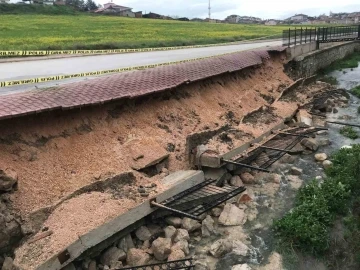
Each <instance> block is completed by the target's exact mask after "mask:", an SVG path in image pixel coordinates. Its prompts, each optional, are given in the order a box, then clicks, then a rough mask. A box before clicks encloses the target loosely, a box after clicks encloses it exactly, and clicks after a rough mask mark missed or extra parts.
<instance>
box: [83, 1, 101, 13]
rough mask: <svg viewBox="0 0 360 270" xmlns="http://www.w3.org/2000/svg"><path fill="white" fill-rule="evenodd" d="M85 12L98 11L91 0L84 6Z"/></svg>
mask: <svg viewBox="0 0 360 270" xmlns="http://www.w3.org/2000/svg"><path fill="white" fill-rule="evenodd" d="M85 7H86V10H88V11H90V10H96V9H98V6H97V5H96V4H95V2H94V1H93V0H87V1H86V4H85Z"/></svg>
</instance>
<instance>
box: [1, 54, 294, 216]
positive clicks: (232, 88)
mask: <svg viewBox="0 0 360 270" xmlns="http://www.w3.org/2000/svg"><path fill="white" fill-rule="evenodd" d="M291 83H292V80H291V79H290V78H289V77H288V76H287V75H286V74H285V73H284V72H283V65H282V62H281V59H280V58H278V59H273V60H271V61H268V62H266V63H265V64H264V65H262V66H261V67H258V68H252V69H247V70H244V71H242V72H238V73H233V74H228V75H223V76H219V77H215V78H212V79H209V80H205V81H201V82H197V83H192V84H190V85H187V86H183V87H180V88H178V89H175V90H172V91H168V92H165V93H162V94H158V95H152V96H147V97H143V98H138V99H134V100H126V101H122V102H118V103H113V104H108V105H103V106H99V107H91V108H84V109H82V110H73V111H67V112H54V113H49V114H41V115H37V116H36V117H23V118H19V119H12V120H11V121H10V120H7V121H3V122H1V123H0V130H1V133H0V168H3V169H7V168H9V169H13V170H15V171H16V172H17V174H18V177H19V183H18V190H17V191H16V192H14V193H13V194H12V195H11V200H12V203H13V206H14V207H15V208H16V209H18V210H19V212H20V213H21V214H27V213H29V212H32V211H34V210H36V209H38V208H41V207H45V206H47V205H50V204H53V203H55V202H56V201H58V200H59V199H61V198H63V197H64V196H66V195H67V194H69V193H72V192H74V191H75V190H77V189H79V188H81V187H83V186H85V185H89V184H91V183H93V182H96V181H99V180H102V179H105V178H106V177H108V176H112V175H117V174H120V173H122V172H125V171H131V170H132V167H133V166H134V161H136V160H137V159H139V158H142V157H141V156H142V155H144V156H145V158H146V157H147V156H150V157H153V156H157V154H158V152H159V147H161V148H162V149H163V150H165V152H167V153H168V154H169V157H168V165H167V166H168V169H169V171H170V172H171V171H177V170H181V169H189V165H188V161H187V156H186V154H185V149H186V147H185V142H186V137H187V136H188V135H189V134H191V133H195V132H200V131H204V130H209V129H216V128H219V127H221V126H224V125H230V126H231V127H232V128H235V129H239V128H240V127H241V128H243V127H244V126H246V127H247V128H245V130H244V131H243V133H244V134H243V135H244V136H234V138H232V147H235V146H237V145H239V144H242V143H243V142H245V141H248V140H250V139H251V138H252V137H253V136H256V135H257V133H261V132H260V130H262V129H264V126H269V125H270V123H271V122H272V121H278V122H280V119H281V118H282V117H283V115H282V113H280V112H286V111H289V108H293V107H294V104H295V103H294V102H293V103H291V102H276V104H277V105H276V106H275V109H276V110H275V111H272V114H271V119H270V120H268V119H267V120H266V121H260V122H259V123H264V125H263V124H261V125H257V124H256V121H255V122H254V121H250V122H251V123H244V124H243V123H242V119H243V118H244V116H245V115H247V114H248V113H249V112H253V111H256V110H258V109H259V108H260V107H262V106H269V105H270V104H269V102H272V101H273V100H275V99H276V98H278V97H279V96H280V93H281V92H282V90H283V89H284V88H285V87H286V86H287V85H289V84H291ZM295 107H296V104H295ZM277 111H278V114H277V116H276V112H277ZM230 112H231V113H230ZM269 121H270V122H269ZM253 129H255V130H257V132H255V133H256V134H253V132H252V130H253ZM133 141H136V142H137V143H138V144H140V145H141V147H142V148H141V149H140V151H139V149H137V151H136V157H135V156H134V153H133V152H134V151H131V147H130V148H129V144H130V145H131V144H132V142H133ZM222 143H224V142H222V141H221V139H220V141H219V144H220V145H221V144H222ZM215 148H218V149H220V150H223V149H224V147H215ZM142 153H143V154H142ZM136 177H137V181H138V183H142V184H144V183H151V182H154V181H156V180H157V179H159V178H160V177H161V176H159V175H157V176H155V177H152V178H149V177H147V176H146V175H142V174H136Z"/></svg>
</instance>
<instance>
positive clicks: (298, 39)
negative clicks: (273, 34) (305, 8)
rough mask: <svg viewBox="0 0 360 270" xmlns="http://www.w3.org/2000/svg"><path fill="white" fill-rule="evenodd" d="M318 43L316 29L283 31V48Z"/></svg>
mask: <svg viewBox="0 0 360 270" xmlns="http://www.w3.org/2000/svg"><path fill="white" fill-rule="evenodd" d="M314 41H316V28H302V27H301V28H295V29H290V28H289V30H284V31H283V46H287V47H290V46H293V45H294V46H295V45H299V44H304V43H310V42H314Z"/></svg>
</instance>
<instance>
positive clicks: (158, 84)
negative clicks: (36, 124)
mask: <svg viewBox="0 0 360 270" xmlns="http://www.w3.org/2000/svg"><path fill="white" fill-rule="evenodd" d="M283 50H284V48H283V47H275V48H269V49H267V50H257V51H246V52H238V53H233V54H229V55H225V56H219V57H214V58H208V59H204V60H198V61H193V62H188V63H183V64H176V65H171V66H164V67H157V68H153V69H147V70H141V71H132V72H126V73H119V74H116V75H111V76H106V77H99V78H98V79H93V80H89V81H82V82H78V83H71V84H66V85H63V86H59V87H52V88H47V89H36V90H32V91H28V92H23V93H18V94H10V95H4V96H0V119H6V118H12V117H18V116H22V115H27V114H35V113H39V112H43V111H51V110H57V109H71V108H80V107H84V106H90V105H94V104H102V103H104V102H109V101H112V100H119V99H124V98H135V97H138V96H143V95H148V94H151V93H155V92H159V91H165V90H168V89H172V88H175V87H177V86H180V85H182V84H184V83H187V82H194V81H197V80H202V79H206V78H209V77H212V76H216V75H219V74H223V73H227V72H234V71H239V70H241V69H244V68H247V67H251V66H256V65H260V64H262V63H263V61H264V60H265V59H268V58H269V57H270V56H269V53H268V51H283Z"/></svg>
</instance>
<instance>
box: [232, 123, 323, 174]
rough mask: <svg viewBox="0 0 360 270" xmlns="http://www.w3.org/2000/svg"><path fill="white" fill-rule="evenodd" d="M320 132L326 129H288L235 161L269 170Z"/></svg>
mask: <svg viewBox="0 0 360 270" xmlns="http://www.w3.org/2000/svg"><path fill="white" fill-rule="evenodd" d="M320 130H324V128H317V127H297V128H291V129H286V130H284V131H281V132H278V134H277V135H276V136H275V137H273V138H271V139H270V140H268V141H267V142H265V143H264V144H263V145H260V146H259V147H256V148H255V149H254V150H252V151H250V152H249V153H247V154H246V155H245V156H240V157H239V158H235V159H234V161H235V162H238V163H240V164H241V163H242V164H247V165H251V164H253V166H256V169H258V168H259V169H267V168H269V167H270V166H271V165H272V164H274V163H275V162H276V161H278V160H279V159H280V158H282V157H283V156H284V155H285V154H286V153H292V152H291V151H290V150H291V149H293V148H294V147H295V146H296V145H297V144H298V143H300V142H301V140H302V139H304V138H306V137H308V136H307V135H308V134H311V133H315V132H317V131H320ZM294 153H297V152H294ZM240 167H241V165H240Z"/></svg>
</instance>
